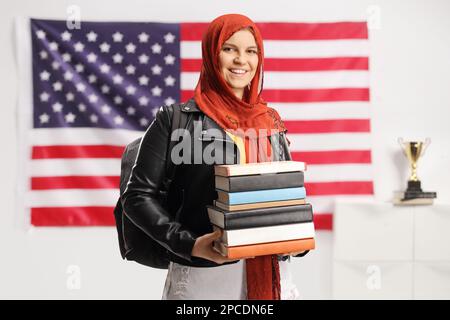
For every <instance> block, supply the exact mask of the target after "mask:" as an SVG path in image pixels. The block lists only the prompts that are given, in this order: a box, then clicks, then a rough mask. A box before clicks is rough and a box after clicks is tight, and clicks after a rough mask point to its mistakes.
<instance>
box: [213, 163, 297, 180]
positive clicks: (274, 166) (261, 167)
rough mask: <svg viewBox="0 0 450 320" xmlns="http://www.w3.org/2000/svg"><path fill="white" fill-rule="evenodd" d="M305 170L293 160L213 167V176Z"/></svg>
mask: <svg viewBox="0 0 450 320" xmlns="http://www.w3.org/2000/svg"><path fill="white" fill-rule="evenodd" d="M305 170H306V165H305V163H304V162H301V161H293V160H287V161H273V162H255V163H242V164H221V165H215V166H214V174H215V175H216V176H222V177H230V176H243V175H252V174H264V173H278V172H292V171H305Z"/></svg>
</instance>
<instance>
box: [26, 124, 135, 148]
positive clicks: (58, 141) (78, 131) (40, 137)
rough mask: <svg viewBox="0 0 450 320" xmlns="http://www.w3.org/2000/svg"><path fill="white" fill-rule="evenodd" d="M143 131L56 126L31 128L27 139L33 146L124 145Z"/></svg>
mask: <svg viewBox="0 0 450 320" xmlns="http://www.w3.org/2000/svg"><path fill="white" fill-rule="evenodd" d="M143 135H144V132H143V131H132V130H124V129H96V128H57V129H35V130H31V131H30V134H29V139H30V140H31V142H32V144H33V145H35V146H49V145H103V144H105V145H112V146H125V145H127V144H128V143H130V142H132V141H133V140H135V139H136V138H138V137H141V136H143Z"/></svg>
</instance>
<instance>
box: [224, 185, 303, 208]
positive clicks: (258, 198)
mask: <svg viewBox="0 0 450 320" xmlns="http://www.w3.org/2000/svg"><path fill="white" fill-rule="evenodd" d="M216 191H217V195H218V200H219V201H220V202H223V203H225V204H229V205H235V204H245V203H255V202H267V201H282V200H293V199H304V198H306V189H305V187H296V188H281V189H267V190H255V191H242V192H226V191H223V190H219V189H216Z"/></svg>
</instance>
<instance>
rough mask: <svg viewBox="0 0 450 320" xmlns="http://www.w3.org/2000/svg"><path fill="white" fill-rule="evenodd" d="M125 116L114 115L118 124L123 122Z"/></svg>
mask: <svg viewBox="0 0 450 320" xmlns="http://www.w3.org/2000/svg"><path fill="white" fill-rule="evenodd" d="M123 120H124V119H123V118H122V117H121V116H115V117H114V123H115V124H117V125H120V124H123Z"/></svg>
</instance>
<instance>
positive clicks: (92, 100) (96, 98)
mask: <svg viewBox="0 0 450 320" xmlns="http://www.w3.org/2000/svg"><path fill="white" fill-rule="evenodd" d="M88 99H89V102H91V103H96V102H97V101H98V97H97V96H96V95H95V94H93V93H91V94H90V95H89V96H88Z"/></svg>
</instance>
